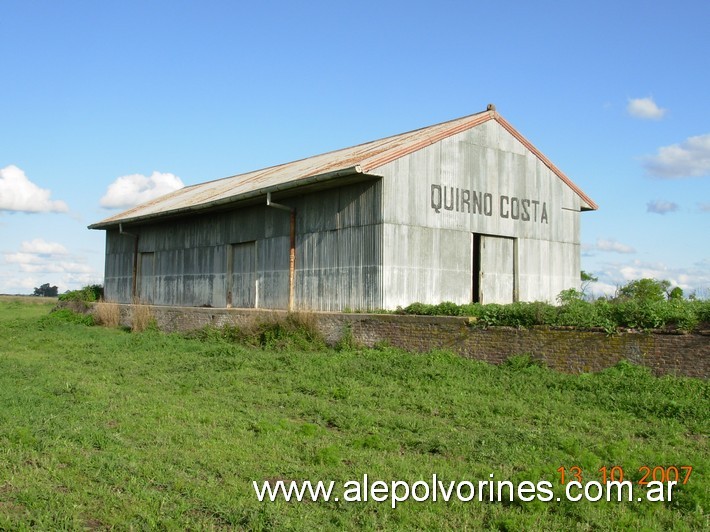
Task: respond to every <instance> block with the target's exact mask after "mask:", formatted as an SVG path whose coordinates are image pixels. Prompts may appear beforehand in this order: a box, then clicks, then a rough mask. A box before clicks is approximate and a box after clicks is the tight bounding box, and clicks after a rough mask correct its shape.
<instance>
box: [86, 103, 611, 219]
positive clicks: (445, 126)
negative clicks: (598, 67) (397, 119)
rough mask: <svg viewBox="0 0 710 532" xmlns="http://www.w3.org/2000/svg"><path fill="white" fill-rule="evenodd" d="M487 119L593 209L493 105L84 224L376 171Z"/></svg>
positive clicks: (192, 188) (183, 208) (173, 211)
mask: <svg viewBox="0 0 710 532" xmlns="http://www.w3.org/2000/svg"><path fill="white" fill-rule="evenodd" d="M489 120H494V121H496V122H498V123H499V124H500V125H501V126H502V127H503V128H505V129H506V130H507V131H508V132H509V133H510V134H511V135H513V136H514V137H515V138H516V139H517V140H518V141H520V142H521V143H522V144H523V145H524V146H525V147H526V148H527V149H529V150H530V151H531V152H532V153H534V154H535V156H537V157H538V158H539V159H540V161H542V162H543V163H544V164H545V166H547V167H548V168H549V169H550V170H552V172H554V173H555V174H556V175H557V176H558V177H559V178H560V179H561V180H562V181H563V182H564V183H565V184H567V185H568V186H569V187H570V188H571V189H572V190H573V191H574V192H575V193H576V194H577V195H578V196H579V197H580V200H581V205H582V210H596V209H597V205H596V203H594V201H592V200H591V199H590V198H589V197H588V196H587V195H586V194H584V192H582V191H581V190H580V189H579V188H578V187H577V186H576V185H575V184H574V183H573V182H572V181H571V180H570V179H569V178H568V177H567V176H566V175H565V174H564V173H562V172H561V171H560V170H559V169H558V168H557V167H556V166H555V165H553V164H552V163H551V162H550V161H549V159H547V158H546V157H545V156H544V155H543V154H542V153H540V152H539V151H538V150H537V149H536V148H535V147H534V146H533V145H532V144H531V143H530V142H529V141H528V140H526V139H525V138H524V137H523V136H522V135H521V134H520V133H519V132H518V131H516V130H515V129H514V128H513V127H512V126H511V125H510V124H509V123H508V122H507V121H506V120H505V119H504V118H503V117H501V116H500V115H499V114H498V113H497V112H496V111H495V108H494V107H493V106H489V109H488V110H487V111H484V112H481V113H477V114H473V115H470V116H466V117H463V118H458V119H456V120H451V121H448V122H443V123H441V124H436V125H433V126H429V127H425V128H421V129H417V130H414V131H410V132H407V133H402V134H400V135H395V136H392V137H387V138H384V139H380V140H375V141H372V142H368V143H365V144H360V145H358V146H353V147H350V148H345V149H341V150H336V151H332V152H328V153H324V154H321V155H316V156H313V157H309V158H307V159H301V160H298V161H294V162H290V163H287V164H282V165H279V166H273V167H270V168H265V169H262V170H257V171H254V172H248V173H245V174H240V175H235V176H231V177H226V178H223V179H219V180H216V181H209V182H206V183H200V184H198V185H192V186H188V187H185V188H182V189H180V190H177V191H175V192H173V193H171V194H167V195H165V196H161V197H159V198H157V199H155V200H152V201H150V202H147V203H144V204H142V205H138V206H137V207H134V208H132V209H129V210H127V211H125V212H122V213H120V214H117V215H115V216H112V217H110V218H106V219H105V220H102V221H101V222H98V223H95V224H92V225H90V226H89V228H91V229H108V228H111V227H116V226H117V225H118V224H119V223H129V222H140V221H147V220H151V219H154V218H158V217H163V216H167V215H177V214H180V213H187V212H194V211H199V210H203V209H208V208H211V207H217V206H220V205H226V204H229V203H232V202H236V201H240V200H246V199H249V198H255V197H259V196H263V195H265V194H266V193H267V192H275V191H280V190H287V189H293V188H299V187H302V186H305V185H310V184H314V183H317V182H323V181H329V180H333V179H338V178H344V177H346V176H352V175H357V174H370V175H377V169H378V168H380V167H382V166H384V165H386V164H388V163H391V162H392V161H395V160H397V159H399V158H401V157H405V156H407V155H409V154H412V153H414V152H416V151H418V150H421V149H423V148H425V147H427V146H430V145H432V144H435V143H437V142H439V141H441V140H444V139H446V138H448V137H451V136H453V135H456V134H458V133H461V132H464V131H466V130H469V129H471V128H474V127H476V126H479V125H481V124H483V123H485V122H487V121H489Z"/></svg>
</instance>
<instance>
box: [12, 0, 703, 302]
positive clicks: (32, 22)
mask: <svg viewBox="0 0 710 532" xmlns="http://www.w3.org/2000/svg"><path fill="white" fill-rule="evenodd" d="M708 20H710V3H709V2H707V1H700V0H698V1H683V0H680V1H678V0H676V1H675V2H672V3H671V2H649V1H645V2H636V1H626V2H618V1H615V2H611V1H597V2H585V3H582V2H561V1H560V2H551V1H549V2H531V1H510V0H497V1H486V2H483V1H468V2H450V1H438V2H416V1H409V2H387V1H379V2H350V3H347V4H346V3H340V2H332V1H331V2H316V1H314V2H308V3H295V2H271V1H266V2H249V3H246V2H243V3H242V2H215V1H202V2H184V1H183V2H181V1H171V2H161V1H151V2H144V1H141V2H133V1H122V2H93V1H91V2H89V1H86V2H78V1H71V0H67V1H63V2H54V1H52V2H50V1H33V2H27V1H15V0H4V1H2V2H0V27H1V28H2V33H1V36H0V42H1V44H0V68H2V72H3V81H2V84H1V87H2V90H1V91H0V121H1V123H2V127H0V293H31V292H32V289H33V287H35V286H39V285H40V284H42V283H45V282H49V283H51V284H56V285H58V286H59V288H60V290H62V291H63V290H66V289H69V288H77V287H79V286H82V285H84V284H86V283H89V282H101V281H102V277H103V254H104V233H103V231H90V230H88V229H86V226H87V225H88V224H90V223H93V222H96V221H98V220H100V219H103V218H106V217H108V216H110V215H111V214H113V213H115V212H118V211H117V209H119V208H122V207H121V206H129V205H130V204H131V202H134V201H137V200H139V199H145V198H147V197H149V196H150V195H151V194H154V193H156V191H167V190H170V189H172V188H174V187H175V186H179V185H180V183H183V184H185V185H188V184H194V183H199V182H202V181H206V180H211V179H216V178H220V177H225V176H228V175H234V174H238V173H241V172H246V171H249V170H254V169H258V168H262V167H266V166H270V165H273V164H278V163H283V162H288V161H291V160H294V159H298V158H302V157H307V156H309V155H315V154H318V153H322V152H325V151H329V150H333V149H337V148H342V147H346V146H351V145H354V144H358V143H361V142H365V141H368V140H374V139H377V138H381V137H384V136H388V135H392V134H396V133H401V132H404V131H408V130H411V129H415V128H419V127H423V126H427V125H431V124H434V123H438V122H442V121H445V120H449V119H453V118H457V117H460V116H464V115H468V114H472V113H475V112H479V111H482V110H484V109H485V108H486V105H487V104H488V103H489V102H492V103H495V104H496V107H497V109H498V111H499V112H500V113H501V114H502V115H503V116H504V117H505V118H506V119H507V120H508V121H509V122H511V123H512V124H513V125H514V126H515V127H516V128H517V129H518V130H519V131H520V132H521V133H522V134H523V135H525V136H526V137H527V138H528V139H529V140H530V141H531V142H532V143H533V144H534V145H535V146H536V147H537V148H539V149H540V150H541V151H542V152H543V153H544V154H545V155H547V156H548V157H549V158H550V159H551V160H552V161H553V162H554V163H555V164H556V165H557V166H558V167H559V168H560V169H562V171H563V172H565V173H566V174H567V175H568V176H569V177H570V178H571V179H572V180H573V181H575V183H577V184H578V185H579V186H580V187H581V188H582V189H583V190H584V191H585V192H586V193H587V194H588V195H589V196H591V197H592V198H593V199H594V200H595V201H596V202H597V203H598V204H599V205H600V209H599V210H598V211H596V212H588V213H584V214H583V216H582V243H583V252H582V266H583V269H585V270H586V271H590V272H593V273H594V274H595V275H598V276H599V278H600V283H598V285H597V290H598V291H602V290H607V291H608V290H613V287H614V286H616V285H618V284H623V283H624V282H626V281H627V280H629V279H633V278H639V277H643V276H652V277H658V278H666V279H670V280H671V281H672V282H673V283H674V284H679V285H680V286H682V287H683V288H684V289H686V292H687V291H692V290H694V289H695V290H699V291H700V293H701V294H703V295H705V296H708V295H710V246H709V245H708V240H709V239H708V234H710V231H709V230H710V55H709V54H708V50H710V31H708V29H707V21H708ZM111 207H113V208H111ZM28 211H37V212H28Z"/></svg>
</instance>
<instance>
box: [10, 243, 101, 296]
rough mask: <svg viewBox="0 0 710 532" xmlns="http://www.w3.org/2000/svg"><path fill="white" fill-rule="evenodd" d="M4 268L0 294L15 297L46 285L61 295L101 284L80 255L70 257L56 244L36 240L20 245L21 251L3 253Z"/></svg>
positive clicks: (69, 254) (61, 246) (98, 277)
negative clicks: (53, 286)
mask: <svg viewBox="0 0 710 532" xmlns="http://www.w3.org/2000/svg"><path fill="white" fill-rule="evenodd" d="M4 259H5V264H6V265H8V267H7V268H4V269H3V270H2V271H0V292H11V293H15V292H17V291H18V290H25V291H26V293H32V289H33V288H34V287H37V286H40V285H41V284H43V283H46V282H49V283H50V284H55V285H57V286H58V287H59V289H60V291H64V290H67V289H75V288H80V287H81V286H85V285H87V284H93V283H100V282H101V275H99V274H97V273H96V272H95V271H94V269H93V268H92V267H91V266H90V265H89V264H87V261H86V258H85V257H84V256H83V255H73V254H71V253H69V251H68V250H67V248H66V247H64V246H63V245H62V244H59V243H58V242H47V241H45V240H43V239H41V238H35V239H33V240H28V241H25V242H22V244H21V246H20V250H19V251H17V252H14V253H4Z"/></svg>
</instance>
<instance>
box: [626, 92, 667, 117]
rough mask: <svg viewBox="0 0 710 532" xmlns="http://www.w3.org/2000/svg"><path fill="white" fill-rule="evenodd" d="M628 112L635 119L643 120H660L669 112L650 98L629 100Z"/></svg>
mask: <svg viewBox="0 0 710 532" xmlns="http://www.w3.org/2000/svg"><path fill="white" fill-rule="evenodd" d="M626 112H627V113H629V114H630V115H631V116H633V117H635V118H641V119H643V120H660V119H661V118H663V117H664V116H665V114H666V112H667V111H666V109H662V108H660V107H658V105H656V102H654V101H653V98H652V97H651V96H649V97H648V98H629V103H628V105H627V106H626Z"/></svg>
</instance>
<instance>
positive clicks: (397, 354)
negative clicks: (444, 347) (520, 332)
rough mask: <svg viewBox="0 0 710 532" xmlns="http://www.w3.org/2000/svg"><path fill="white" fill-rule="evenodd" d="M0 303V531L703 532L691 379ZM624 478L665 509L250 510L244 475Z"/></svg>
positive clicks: (703, 416) (703, 460) (709, 420)
mask: <svg viewBox="0 0 710 532" xmlns="http://www.w3.org/2000/svg"><path fill="white" fill-rule="evenodd" d="M33 303H35V304H28V303H27V302H23V301H19V300H7V299H5V300H2V301H0V529H23V528H38V529H45V530H48V529H57V528H64V529H81V528H86V529H103V528H111V527H114V528H117V529H127V528H135V529H150V528H163V529H184V528H193V529H205V528H207V529H209V528H214V529H220V528H237V529H356V528H357V529H359V528H365V529H411V528H420V529H455V530H464V529H470V530H474V529H498V530H518V529H520V530H555V529H558V530H600V529H610V528H641V529H650V530H667V529H673V528H678V529H687V530H693V529H702V528H706V527H708V515H707V511H708V508H709V507H710V497H709V495H708V489H707V488H708V466H709V465H710V453H709V452H708V441H707V437H708V432H709V424H710V406H709V405H710V401H709V400H708V399H709V398H710V397H709V395H710V389H709V386H708V383H707V381H701V380H694V379H684V378H671V377H664V378H655V377H653V376H651V375H650V374H649V373H648V372H647V371H645V370H643V369H640V368H637V367H634V366H630V365H628V364H621V365H619V366H617V367H615V368H612V369H610V370H607V371H604V372H602V373H599V374H588V375H579V376H571V375H564V374H560V373H556V372H553V371H550V370H548V369H546V368H542V367H538V366H536V365H534V364H530V363H528V362H527V361H526V359H525V358H523V357H521V358H516V359H514V360H512V361H511V362H510V363H508V364H505V365H503V366H500V367H495V366H491V365H488V364H485V363H479V362H475V361H471V360H465V359H462V358H460V357H457V356H454V355H451V354H448V353H443V352H434V353H430V354H426V355H414V354H410V353H406V352H402V351H397V350H392V349H387V348H383V349H380V350H359V349H356V348H348V349H341V350H334V349H327V348H319V347H317V346H315V345H314V347H313V348H312V349H305V350H304V349H296V348H294V347H292V346H289V343H288V341H286V340H284V341H283V342H282V343H283V345H282V346H281V347H279V345H278V343H279V342H274V343H272V347H271V348H270V349H260V348H255V347H247V346H245V345H239V344H235V343H233V342H230V341H227V340H225V339H224V338H220V337H219V335H216V334H205V335H202V336H201V337H199V338H185V337H183V336H180V335H167V334H163V333H160V332H157V331H154V330H148V331H146V332H143V333H131V332H127V331H125V330H121V329H107V328H102V327H95V326H94V327H91V326H87V325H85V324H82V323H80V322H79V321H80V320H78V319H74V318H72V316H71V315H70V314H68V313H66V312H55V313H51V314H50V313H49V311H50V309H51V308H52V303H51V302H45V303H42V302H39V304H37V303H38V302H36V301H35V302H33ZM614 465H618V466H621V467H623V469H624V471H625V472H626V475H627V478H629V479H632V480H634V481H637V480H639V479H640V478H641V476H642V473H641V472H639V468H640V467H642V466H649V467H651V468H653V467H654V466H663V467H667V466H683V465H690V466H693V472H692V476H691V478H690V480H689V481H688V483H687V484H685V485H682V486H680V487H679V488H677V489H676V490H675V492H674V497H673V500H672V501H671V502H657V503H652V502H622V503H617V502H597V503H591V502H577V503H572V502H566V501H563V502H549V503H544V502H540V501H534V502H522V501H519V500H517V501H514V502H512V503H511V502H504V503H503V502H478V501H477V500H475V499H474V501H472V502H468V503H462V502H448V503H446V502H441V501H438V502H414V501H408V502H404V503H400V504H399V506H398V507H397V508H396V509H392V508H390V506H389V503H387V502H384V503H376V502H372V501H369V502H360V503H344V502H327V503H326V502H301V503H298V502H288V503H287V502H284V501H279V502H275V503H267V502H259V501H258V500H257V499H256V496H255V493H254V490H253V488H252V481H253V480H257V481H260V482H261V481H264V480H269V481H275V480H279V479H281V480H305V479H309V480H313V481H316V480H336V481H339V482H345V481H347V480H350V479H361V478H362V476H363V474H365V473H366V474H368V476H369V477H370V479H372V480H374V479H381V480H385V481H387V482H391V481H392V480H395V479H399V480H407V481H410V482H414V481H416V480H419V479H425V480H427V479H431V476H432V474H433V473H436V474H437V476H438V477H439V478H440V479H445V480H455V481H460V480H472V481H476V482H477V481H478V480H488V478H489V474H490V473H493V474H495V478H496V479H499V480H511V481H515V482H520V481H522V480H531V481H533V482H538V481H539V480H542V479H546V480H549V481H551V482H554V483H555V486H556V488H555V492H556V494H561V493H562V487H561V486H560V485H559V473H558V471H557V470H558V468H560V467H561V466H563V467H566V468H570V467H572V466H579V467H580V468H582V470H583V471H584V475H585V480H588V479H589V480H591V479H594V480H600V473H598V472H597V471H598V469H599V468H600V467H602V466H607V467H609V468H610V467H611V466H614Z"/></svg>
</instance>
